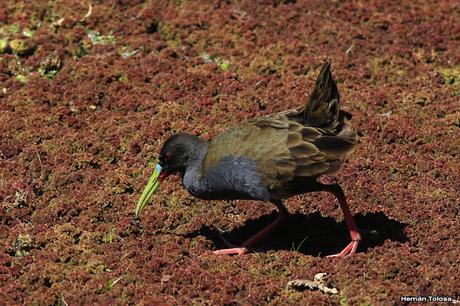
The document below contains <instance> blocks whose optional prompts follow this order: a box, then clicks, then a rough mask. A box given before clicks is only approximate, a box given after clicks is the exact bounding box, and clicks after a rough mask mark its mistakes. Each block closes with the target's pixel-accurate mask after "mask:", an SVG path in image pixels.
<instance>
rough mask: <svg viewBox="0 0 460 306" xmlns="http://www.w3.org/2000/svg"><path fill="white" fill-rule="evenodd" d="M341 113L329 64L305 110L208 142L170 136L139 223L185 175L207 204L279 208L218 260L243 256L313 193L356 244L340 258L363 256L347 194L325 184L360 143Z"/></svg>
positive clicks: (251, 123) (247, 124) (255, 121)
mask: <svg viewBox="0 0 460 306" xmlns="http://www.w3.org/2000/svg"><path fill="white" fill-rule="evenodd" d="M351 118H352V115H351V114H350V113H348V112H346V111H344V110H342V109H341V105H340V95H339V91H338V87H337V84H336V82H335V80H334V78H333V76H332V73H331V62H330V60H328V61H326V62H325V63H324V64H323V65H322V68H321V71H320V73H319V75H318V77H317V80H316V83H315V86H314V89H313V91H312V93H311V94H310V96H309V99H308V102H307V103H306V105H303V106H301V107H298V108H295V109H290V110H286V111H282V112H279V113H274V114H269V115H265V116H260V117H255V118H252V119H249V120H247V121H244V122H241V123H240V124H238V125H236V126H234V127H231V128H228V129H226V130H224V131H223V132H221V133H219V134H217V135H216V136H214V137H213V138H212V139H211V140H209V141H207V140H204V139H202V138H200V137H199V136H196V135H192V134H188V133H182V132H181V133H177V134H174V135H172V136H170V137H169V138H168V139H167V140H166V142H165V143H164V145H163V147H162V148H161V150H160V154H159V161H158V163H157V165H156V167H155V171H154V173H153V175H152V177H151V178H150V180H149V183H148V184H147V186H146V187H145V189H144V192H143V193H142V196H141V198H140V199H139V201H138V203H137V206H136V216H137V217H139V215H140V213H141V211H142V210H143V209H144V207H145V206H146V205H147V203H148V200H149V198H150V197H151V195H152V194H153V193H154V192H155V190H156V189H157V188H158V186H159V185H160V183H161V182H162V181H163V180H164V179H165V178H166V177H168V176H169V175H171V174H179V175H180V177H181V178H182V185H183V186H184V187H185V188H186V189H187V190H188V192H189V193H190V194H192V195H193V196H195V197H197V198H199V199H203V200H236V199H239V200H256V201H263V202H270V203H273V204H274V205H275V206H276V208H277V210H278V213H277V216H276V219H275V220H274V221H273V222H272V223H270V224H268V225H267V226H266V227H265V228H263V229H262V230H260V231H259V232H258V233H256V234H255V235H254V236H252V237H251V238H249V239H248V240H246V241H245V242H243V243H242V244H241V245H238V246H237V245H234V244H232V243H230V242H228V241H227V240H226V239H225V238H224V237H223V236H222V235H221V238H222V239H223V241H224V243H225V246H226V247H225V248H223V249H219V250H216V251H214V254H218V255H224V254H229V255H231V254H235V255H243V254H246V253H248V252H249V251H251V250H252V249H253V247H254V246H255V245H257V244H259V243H260V242H261V241H263V240H264V239H267V237H269V236H270V235H271V234H272V233H274V232H275V231H276V230H277V229H279V227H280V225H281V224H282V223H283V221H284V220H285V219H286V218H287V217H288V216H289V212H288V210H287V208H286V207H285V205H284V204H283V201H284V200H285V199H288V198H290V197H293V196H296V195H300V194H304V193H309V192H328V193H330V194H332V195H334V196H335V198H336V199H337V201H338V203H339V205H340V208H341V209H342V211H343V214H344V219H345V222H346V225H347V227H348V231H349V234H350V237H351V242H350V243H349V244H348V245H347V246H346V247H345V248H344V249H343V250H342V251H341V252H340V253H337V254H333V255H329V256H328V257H343V256H347V255H352V254H354V253H355V252H356V250H357V248H358V245H359V242H360V240H361V235H360V232H359V230H358V227H357V225H356V223H355V221H354V219H353V216H352V214H351V212H350V209H349V207H348V204H347V200H346V197H345V194H344V192H343V189H342V188H341V187H340V185H339V184H338V183H334V184H324V183H321V182H320V181H319V178H320V177H321V176H323V175H325V174H332V173H334V172H336V171H337V170H338V169H339V168H340V165H341V162H342V160H343V158H344V157H345V156H346V155H347V154H349V153H350V152H352V151H353V149H354V147H355V145H356V143H357V140H356V133H355V132H354V131H353V129H352V128H351V126H350V125H349V122H350V120H351Z"/></svg>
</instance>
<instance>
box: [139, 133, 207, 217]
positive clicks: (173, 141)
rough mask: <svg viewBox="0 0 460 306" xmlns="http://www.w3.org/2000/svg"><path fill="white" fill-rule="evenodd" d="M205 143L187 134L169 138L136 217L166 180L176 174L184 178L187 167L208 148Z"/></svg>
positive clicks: (143, 195)
mask: <svg viewBox="0 0 460 306" xmlns="http://www.w3.org/2000/svg"><path fill="white" fill-rule="evenodd" d="M205 143H206V141H204V140H202V139H201V138H199V137H197V136H195V135H191V134H186V133H179V134H175V135H173V136H171V137H169V138H168V140H167V141H166V142H165V144H164V145H163V147H162V148H161V150H160V156H159V159H158V163H157V165H156V166H155V171H154V172H153V174H152V176H151V177H150V180H149V182H148V183H147V186H145V188H144V191H143V193H142V196H141V198H140V199H139V202H138V203H137V206H136V216H139V214H140V213H141V211H142V210H143V209H144V207H145V206H146V205H147V203H148V201H149V199H150V197H151V196H152V195H153V193H154V192H155V191H156V189H157V188H158V186H159V185H160V183H161V182H162V181H163V180H164V179H165V178H167V177H168V176H169V175H171V174H175V173H178V174H179V175H180V176H181V177H183V176H184V173H185V171H186V170H187V167H188V166H189V165H190V163H191V162H193V161H194V160H195V159H196V157H197V155H198V153H199V151H200V150H201V149H202V148H203V147H205V146H206V145H205Z"/></svg>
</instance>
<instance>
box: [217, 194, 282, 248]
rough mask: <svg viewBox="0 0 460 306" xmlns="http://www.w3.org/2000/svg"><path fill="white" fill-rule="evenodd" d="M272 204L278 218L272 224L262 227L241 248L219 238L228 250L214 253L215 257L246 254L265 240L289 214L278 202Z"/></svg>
mask: <svg viewBox="0 0 460 306" xmlns="http://www.w3.org/2000/svg"><path fill="white" fill-rule="evenodd" d="M273 204H275V205H276V207H277V208H278V216H277V217H276V219H275V221H273V222H272V223H270V224H269V225H267V226H266V227H264V228H263V229H262V230H260V231H259V232H258V233H257V234H255V235H254V236H252V237H251V238H249V239H248V240H246V241H245V242H244V243H243V244H242V245H241V247H235V246H234V245H233V244H231V243H229V242H228V241H227V240H226V239H225V238H224V237H222V236H221V238H222V240H223V241H224V243H225V244H226V245H227V246H229V247H230V248H228V249H222V250H217V251H214V254H217V255H222V254H227V255H228V254H237V255H243V254H246V253H247V252H249V248H250V247H252V246H254V245H256V244H258V243H259V242H260V241H262V240H263V239H264V238H266V237H267V236H268V235H269V234H271V233H273V232H274V231H276V230H277V229H278V228H279V226H280V225H281V223H282V222H283V220H284V219H285V218H286V216H287V215H288V214H289V213H288V211H287V210H286V207H284V205H283V203H282V202H281V201H280V200H278V201H274V202H273Z"/></svg>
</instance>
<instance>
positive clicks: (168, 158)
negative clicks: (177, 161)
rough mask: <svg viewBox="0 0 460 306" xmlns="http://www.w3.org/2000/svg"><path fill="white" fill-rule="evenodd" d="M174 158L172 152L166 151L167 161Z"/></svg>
mask: <svg viewBox="0 0 460 306" xmlns="http://www.w3.org/2000/svg"><path fill="white" fill-rule="evenodd" d="M172 158H173V157H172V154H171V153H166V154H165V159H166V160H167V161H170V160H172Z"/></svg>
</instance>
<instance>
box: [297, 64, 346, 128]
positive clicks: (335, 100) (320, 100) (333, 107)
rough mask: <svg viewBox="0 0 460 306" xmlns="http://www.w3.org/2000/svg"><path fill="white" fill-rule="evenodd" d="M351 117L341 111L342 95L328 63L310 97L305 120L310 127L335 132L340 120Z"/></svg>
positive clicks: (324, 66) (323, 68)
mask: <svg viewBox="0 0 460 306" xmlns="http://www.w3.org/2000/svg"><path fill="white" fill-rule="evenodd" d="M349 116H351V115H350V114H348V113H345V112H341V111H340V95H339V90H338V88H337V84H336V83H335V81H334V78H333V77H332V73H331V62H330V61H327V62H326V63H325V64H324V65H323V67H322V68H321V72H320V73H319V76H318V79H317V80H316V85H315V88H314V89H313V92H312V93H311V95H310V100H309V101H308V104H307V107H306V109H305V113H304V120H305V122H306V123H307V124H308V125H309V126H314V127H322V128H328V129H333V130H335V129H336V128H337V127H338V126H339V125H340V120H341V119H344V117H345V118H346V117H349Z"/></svg>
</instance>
